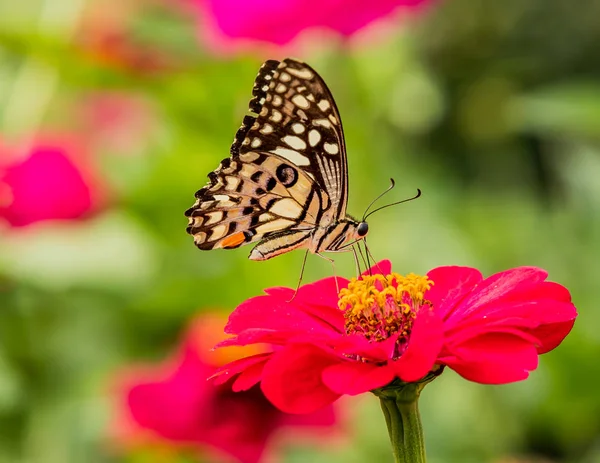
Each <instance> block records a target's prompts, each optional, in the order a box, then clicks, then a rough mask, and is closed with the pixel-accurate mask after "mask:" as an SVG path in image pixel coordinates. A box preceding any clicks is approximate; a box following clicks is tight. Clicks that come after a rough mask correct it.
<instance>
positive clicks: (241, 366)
mask: <svg viewBox="0 0 600 463" xmlns="http://www.w3.org/2000/svg"><path fill="white" fill-rule="evenodd" d="M272 354H273V353H272V352H266V353H262V354H257V355H252V356H250V357H244V358H241V359H239V360H235V361H233V362H230V363H228V364H227V365H224V366H222V367H221V368H218V369H217V370H216V371H215V372H214V373H213V375H212V376H210V377H209V378H208V379H209V380H210V379H214V381H215V384H223V383H226V382H227V381H229V380H230V379H231V378H233V377H234V376H236V375H238V374H240V373H242V372H243V371H244V370H246V369H247V368H250V367H252V366H254V365H256V364H259V363H263V362H265V361H267V360H268V359H269V357H270V356H271V355H272Z"/></svg>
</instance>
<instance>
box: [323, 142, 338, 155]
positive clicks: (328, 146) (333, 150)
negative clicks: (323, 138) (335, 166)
mask: <svg viewBox="0 0 600 463" xmlns="http://www.w3.org/2000/svg"><path fill="white" fill-rule="evenodd" d="M323 148H324V149H325V151H326V152H327V153H329V154H338V153H339V152H340V148H339V146H338V145H337V144H336V143H323Z"/></svg>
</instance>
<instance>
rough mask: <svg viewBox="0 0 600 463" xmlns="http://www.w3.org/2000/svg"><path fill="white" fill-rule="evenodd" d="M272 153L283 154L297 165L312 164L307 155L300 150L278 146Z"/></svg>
mask: <svg viewBox="0 0 600 463" xmlns="http://www.w3.org/2000/svg"><path fill="white" fill-rule="evenodd" d="M271 153H273V154H276V155H278V156H281V157H282V158H285V159H287V160H288V161H291V162H292V163H294V164H296V165H297V166H308V165H310V161H309V159H308V158H307V157H306V156H303V155H302V154H300V153H299V152H298V151H295V150H291V149H288V148H283V147H278V148H276V149H274V150H271Z"/></svg>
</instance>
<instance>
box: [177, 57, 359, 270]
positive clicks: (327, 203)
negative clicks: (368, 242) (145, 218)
mask: <svg viewBox="0 0 600 463" xmlns="http://www.w3.org/2000/svg"><path fill="white" fill-rule="evenodd" d="M252 94H253V98H252V100H251V101H250V105H249V109H250V114H248V115H247V116H245V117H244V120H243V123H242V126H241V127H240V129H239V130H238V131H237V133H236V135H235V139H234V141H233V144H232V146H231V157H229V158H227V159H224V160H223V161H221V164H220V165H219V167H218V168H217V169H216V170H215V171H214V172H211V173H210V174H209V175H208V178H209V182H208V184H207V185H206V186H205V187H204V188H202V189H201V190H199V191H198V192H197V193H196V198H197V200H196V203H195V204H194V205H193V206H192V207H191V208H190V209H188V210H187V211H186V216H187V217H188V218H189V225H188V228H187V231H188V233H190V234H191V235H193V236H194V241H195V243H196V245H197V246H198V247H199V248H200V249H204V250H209V249H216V248H237V247H239V246H241V245H244V244H247V243H253V242H261V241H262V242H261V253H260V254H261V255H260V260H262V259H268V258H270V257H273V256H275V255H278V254H281V253H282V252H286V251H289V250H291V249H296V248H299V247H307V246H308V240H309V239H310V236H311V234H312V233H313V232H314V231H315V229H316V228H323V227H328V226H330V225H331V224H333V223H336V222H337V221H339V220H340V219H343V218H344V217H345V214H346V202H347V197H348V194H347V192H348V172H347V161H346V149H345V146H344V135H343V130H342V123H341V119H340V116H339V112H338V110H337V108H336V105H335V102H334V100H333V97H332V95H331V93H330V91H329V89H328V88H327V86H326V85H325V82H323V79H321V77H320V76H319V75H318V74H317V73H316V71H314V70H313V69H312V68H311V67H310V66H308V65H307V64H305V63H302V62H300V61H296V60H294V59H290V58H287V59H285V60H283V61H281V62H279V61H274V60H269V61H266V62H265V63H264V64H263V65H262V67H261V68H260V70H259V73H258V76H257V77H256V80H255V82H254V88H253V90H252ZM267 240H268V243H267ZM251 258H253V257H252V255H251Z"/></svg>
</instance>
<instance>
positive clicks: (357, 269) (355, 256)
mask: <svg viewBox="0 0 600 463" xmlns="http://www.w3.org/2000/svg"><path fill="white" fill-rule="evenodd" d="M352 254H354V264H355V265H356V277H357V278H358V276H359V275H360V274H361V271H360V262H359V261H358V253H357V252H356V247H355V246H354V245H352Z"/></svg>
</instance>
